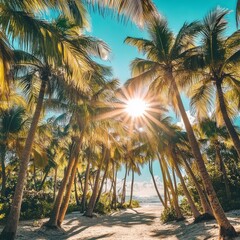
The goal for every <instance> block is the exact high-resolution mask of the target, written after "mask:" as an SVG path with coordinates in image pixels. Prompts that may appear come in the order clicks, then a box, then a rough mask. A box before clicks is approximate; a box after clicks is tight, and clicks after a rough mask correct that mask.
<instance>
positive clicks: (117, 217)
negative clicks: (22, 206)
mask: <svg viewBox="0 0 240 240" xmlns="http://www.w3.org/2000/svg"><path fill="white" fill-rule="evenodd" d="M161 210H162V208H161V207H158V206H145V207H141V208H136V209H133V210H131V209H128V210H126V211H121V212H117V213H114V214H112V215H110V216H99V217H94V218H86V217H83V216H81V215H80V214H79V213H72V214H69V215H67V217H66V220H65V221H64V224H63V228H64V230H65V233H63V232H56V231H52V230H46V229H44V228H43V229H41V228H40V225H41V224H42V223H43V222H44V221H46V219H45V220H43V221H42V220H41V221H35V222H33V221H22V222H21V223H20V226H19V228H18V233H17V240H20V239H21V240H29V239H32V240H35V239H37V240H46V239H47V240H63V239H71V240H73V239H74V240H95V239H108V240H110V239H111V240H115V239H117V240H135V239H137V240H148V239H170V240H175V239H181V240H194V239H197V240H200V239H201V240H203V239H214V240H215V239H217V234H218V228H217V225H216V222H215V221H210V222H206V223H198V224H193V223H192V219H191V218H190V219H187V220H186V221H183V222H177V223H175V222H173V223H168V224H162V223H161V222H160V219H159V216H160V214H161ZM227 216H228V217H229V219H230V221H231V223H232V224H233V226H234V227H235V229H236V230H237V231H239V232H240V210H235V211H232V212H229V213H227ZM36 225H39V226H36ZM1 228H2V226H1V227H0V229H1ZM236 239H240V237H238V238H236Z"/></svg>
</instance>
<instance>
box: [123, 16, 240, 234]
mask: <svg viewBox="0 0 240 240" xmlns="http://www.w3.org/2000/svg"><path fill="white" fill-rule="evenodd" d="M199 30H200V28H199V24H198V23H196V22H193V23H190V24H187V23H185V24H184V25H183V27H182V28H181V29H180V31H179V32H178V34H177V35H176V36H174V35H173V33H172V32H171V31H170V30H169V28H168V26H167V22H166V20H165V19H159V18H157V19H155V20H154V21H152V22H151V23H150V24H148V33H149V35H150V39H149V40H147V39H139V38H131V37H128V38H127V39H126V40H125V42H126V43H128V44H130V45H133V46H135V47H137V48H138V50H139V51H141V52H143V53H145V55H146V57H147V60H145V59H135V60H134V61H133V62H132V69H133V75H134V76H135V77H134V78H133V79H131V80H130V82H134V81H135V82H136V81H137V80H138V81H145V82H148V83H149V82H150V83H152V85H153V86H154V89H155V93H156V94H160V93H166V92H167V94H168V96H171V97H172V98H171V99H170V101H171V103H172V105H173V106H174V107H175V109H176V110H177V112H178V113H180V114H181V117H182V119H183V122H184V125H185V128H186V131H187V134H188V139H189V143H190V145H191V149H192V153H193V155H194V158H195V160H196V162H197V165H198V169H199V172H200V175H201V178H202V181H203V183H204V187H205V189H206V192H207V194H208V198H209V202H210V204H211V206H212V209H213V212H214V216H215V218H216V220H217V222H218V224H219V226H220V236H236V232H235V230H234V228H233V227H232V225H231V224H230V222H229V221H228V219H227V218H226V216H225V213H224V211H223V209H222V207H221V205H220V203H219V200H218V198H217V195H216V192H215V191H214V189H213V186H212V183H211V180H210V177H209V175H208V172H207V169H206V166H205V164H204V161H203V158H202V155H201V152H200V149H199V145H198V142H197V140H196V137H195V135H194V132H193V129H192V126H191V124H190V122H189V119H188V116H187V114H186V111H185V109H184V105H183V102H182V100H181V97H180V93H179V81H180V80H181V78H182V80H185V79H186V74H187V73H186V72H184V71H183V69H184V68H182V67H183V64H182V63H183V62H184V60H186V58H187V57H188V56H189V54H190V55H191V51H190V49H189V48H191V46H193V43H194V42H193V40H194V37H195V36H196V34H197V33H198V32H199ZM181 71H183V72H182V74H181Z"/></svg>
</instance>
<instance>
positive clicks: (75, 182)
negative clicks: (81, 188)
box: [74, 175, 80, 206]
mask: <svg viewBox="0 0 240 240" xmlns="http://www.w3.org/2000/svg"><path fill="white" fill-rule="evenodd" d="M74 195H75V200H76V204H77V206H80V201H79V198H78V190H77V176H76V175H75V178H74Z"/></svg>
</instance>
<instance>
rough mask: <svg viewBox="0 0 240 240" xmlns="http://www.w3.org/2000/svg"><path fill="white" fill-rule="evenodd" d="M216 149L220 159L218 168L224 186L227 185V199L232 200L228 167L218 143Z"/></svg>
mask: <svg viewBox="0 0 240 240" xmlns="http://www.w3.org/2000/svg"><path fill="white" fill-rule="evenodd" d="M215 150H216V155H217V159H218V162H219V169H218V170H219V171H220V172H221V173H222V176H223V181H224V186H225V191H226V196H227V199H228V200H230V199H231V191H230V188H229V181H228V178H227V172H226V168H225V165H224V162H223V159H222V156H221V153H220V149H219V146H218V144H215Z"/></svg>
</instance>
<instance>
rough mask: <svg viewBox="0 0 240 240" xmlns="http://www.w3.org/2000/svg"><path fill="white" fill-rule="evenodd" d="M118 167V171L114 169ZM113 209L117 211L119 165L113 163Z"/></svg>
mask: <svg viewBox="0 0 240 240" xmlns="http://www.w3.org/2000/svg"><path fill="white" fill-rule="evenodd" d="M114 165H115V166H116V169H115V168H114ZM112 207H113V208H114V209H117V165H116V164H114V162H113V198H112Z"/></svg>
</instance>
